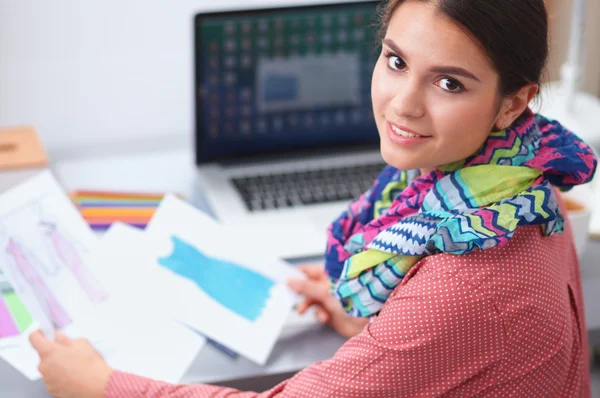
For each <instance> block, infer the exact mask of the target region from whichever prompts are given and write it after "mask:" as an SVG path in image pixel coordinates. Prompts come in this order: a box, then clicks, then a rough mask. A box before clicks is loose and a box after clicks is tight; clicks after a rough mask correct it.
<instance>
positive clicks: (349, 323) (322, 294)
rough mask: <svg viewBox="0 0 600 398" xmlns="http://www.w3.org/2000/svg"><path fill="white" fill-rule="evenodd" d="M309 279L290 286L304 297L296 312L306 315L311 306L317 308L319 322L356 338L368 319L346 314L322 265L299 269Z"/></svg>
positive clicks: (292, 282)
mask: <svg viewBox="0 0 600 398" xmlns="http://www.w3.org/2000/svg"><path fill="white" fill-rule="evenodd" d="M299 269H300V271H302V272H304V273H305V274H306V276H307V277H308V278H307V279H305V280H303V279H290V280H288V286H289V288H290V289H292V290H293V291H295V292H296V293H298V294H301V295H303V296H304V301H303V302H301V303H300V304H298V306H297V307H296V311H297V312H298V313H299V314H304V313H305V312H306V310H308V309H309V308H310V307H311V306H313V305H314V306H316V315H317V320H318V321H319V322H321V323H324V324H328V325H330V326H331V327H332V328H333V329H335V331H337V332H338V333H339V334H341V335H342V336H344V337H348V338H350V337H354V336H356V335H357V334H359V333H360V332H361V331H362V330H363V328H364V327H365V325H366V324H367V323H369V320H368V319H367V318H354V317H351V316H350V315H348V314H346V312H345V311H344V309H343V308H342V304H341V303H340V302H339V301H338V300H336V299H335V298H334V297H333V296H332V295H331V293H330V292H329V289H330V283H329V279H328V278H327V274H326V273H325V270H324V269H323V266H321V265H308V266H302V267H299Z"/></svg>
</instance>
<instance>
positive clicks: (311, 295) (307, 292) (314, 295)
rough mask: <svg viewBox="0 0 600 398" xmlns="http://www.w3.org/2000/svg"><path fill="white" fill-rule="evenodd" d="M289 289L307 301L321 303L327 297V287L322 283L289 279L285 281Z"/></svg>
mask: <svg viewBox="0 0 600 398" xmlns="http://www.w3.org/2000/svg"><path fill="white" fill-rule="evenodd" d="M287 285H288V287H289V288H290V289H292V290H293V291H294V292H296V293H298V294H302V295H303V296H305V297H306V299H307V300H315V301H318V302H320V301H323V300H325V299H327V296H328V295H329V287H328V285H327V284H324V283H322V282H316V281H311V280H303V279H290V280H288V281H287Z"/></svg>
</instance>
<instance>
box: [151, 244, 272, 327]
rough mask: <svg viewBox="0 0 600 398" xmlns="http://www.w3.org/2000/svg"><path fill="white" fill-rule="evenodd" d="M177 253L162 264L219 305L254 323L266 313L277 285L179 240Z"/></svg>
mask: <svg viewBox="0 0 600 398" xmlns="http://www.w3.org/2000/svg"><path fill="white" fill-rule="evenodd" d="M171 241H172V242H173V252H172V253H171V255H170V256H168V257H163V258H160V259H159V261H158V262H159V264H160V265H162V266H164V267H165V268H168V269H170V270H171V271H173V272H175V273H176V274H178V275H181V276H183V277H185V278H188V279H191V280H192V281H194V282H195V283H196V285H197V286H198V287H199V288H200V289H202V290H203V291H204V292H205V293H206V294H208V295H209V296H210V297H211V298H212V299H214V300H215V301H216V302H218V303H219V304H221V305H223V306H224V307H226V308H228V309H230V310H231V311H233V312H235V313H236V314H238V315H240V316H242V317H243V318H246V319H247V320H249V321H251V322H254V321H255V320H256V319H257V318H258V317H259V316H260V315H261V313H262V311H263V309H264V307H265V305H266V303H267V300H268V299H269V297H270V290H271V288H272V287H273V286H274V285H275V283H274V282H273V281H272V280H270V279H268V278H266V277H264V276H263V275H261V274H259V273H258V272H255V271H253V270H251V269H248V268H246V267H243V266H241V265H238V264H234V263H232V262H228V261H224V260H219V259H216V258H212V257H209V256H207V255H205V254H204V253H201V252H200V251H199V250H198V249H197V248H195V247H194V246H192V245H190V244H189V243H187V242H185V241H183V240H181V239H180V238H178V237H176V236H172V237H171Z"/></svg>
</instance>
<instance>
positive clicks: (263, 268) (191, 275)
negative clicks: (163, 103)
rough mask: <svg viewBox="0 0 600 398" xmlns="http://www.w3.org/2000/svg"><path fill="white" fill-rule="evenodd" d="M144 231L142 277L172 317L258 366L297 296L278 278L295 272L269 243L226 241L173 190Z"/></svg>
mask: <svg viewBox="0 0 600 398" xmlns="http://www.w3.org/2000/svg"><path fill="white" fill-rule="evenodd" d="M145 233H146V234H147V239H149V241H150V243H149V244H146V246H147V250H146V253H147V255H148V256H151V257H152V259H150V260H149V262H150V263H152V264H153V272H151V273H149V272H146V273H145V277H144V278H143V279H144V281H146V282H148V283H149V284H150V285H153V286H160V287H161V291H162V292H163V294H164V296H165V299H164V302H163V304H165V303H167V305H168V307H169V313H170V314H171V315H172V316H173V317H174V319H177V320H179V321H181V322H182V323H185V324H187V325H189V326H190V327H192V328H194V329H196V330H198V331H199V332H201V333H202V334H204V335H205V336H207V337H209V338H211V339H213V340H215V341H217V342H219V343H221V344H223V345H225V346H226V347H229V348H231V349H232V350H234V351H236V352H238V353H239V354H241V355H243V356H245V357H247V358H248V359H250V360H252V361H254V362H256V363H258V364H264V363H265V362H266V360H267V358H268V356H269V354H270V352H271V350H272V348H273V345H274V343H275V341H276V340H277V338H278V337H279V334H280V333H281V329H282V326H283V325H284V323H285V321H286V318H287V317H288V315H289V313H290V311H291V309H292V307H293V305H294V304H295V302H296V301H297V299H298V297H297V296H296V295H295V294H293V293H292V292H291V291H290V290H289V289H288V288H287V287H286V286H285V280H286V279H287V278H289V277H292V276H294V277H302V274H301V273H300V272H299V271H298V270H296V269H295V268H294V267H292V266H290V265H289V264H288V263H286V262H284V261H282V260H279V259H277V258H275V257H273V256H271V255H269V253H268V244H264V245H258V246H257V245H255V244H252V243H250V242H246V241H231V240H230V239H228V236H227V235H226V234H225V233H224V232H223V230H222V228H221V227H220V225H219V224H217V223H216V222H215V221H214V220H212V219H211V218H210V217H209V216H207V215H206V214H204V213H202V212H200V211H199V210H197V209H196V208H194V207H193V206H191V205H189V204H188V203H186V202H183V201H181V200H180V199H178V198H176V197H175V196H172V195H168V196H166V197H165V199H164V200H163V202H162V203H161V205H160V206H159V208H158V210H157V212H156V214H155V216H154V217H153V218H152V220H151V221H150V224H149V225H148V227H147V229H146V231H145ZM250 240H251V241H252V242H257V239H256V238H255V237H253V238H252V239H250ZM149 268H150V267H149Z"/></svg>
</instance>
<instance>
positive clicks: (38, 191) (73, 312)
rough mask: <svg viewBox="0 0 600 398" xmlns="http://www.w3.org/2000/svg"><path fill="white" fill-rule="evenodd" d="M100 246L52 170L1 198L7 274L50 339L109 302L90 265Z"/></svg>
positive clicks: (1, 250)
mask: <svg viewBox="0 0 600 398" xmlns="http://www.w3.org/2000/svg"><path fill="white" fill-rule="evenodd" d="M96 244H97V237H96V236H95V235H94V234H93V232H92V231H91V230H90V228H89V227H88V226H87V224H86V223H85V222H84V221H83V219H82V218H81V216H80V215H79V212H78V211H77V210H76V208H75V207H74V206H73V204H72V203H71V201H70V200H69V198H68V197H67V195H66V194H65V193H64V192H63V190H62V188H61V187H60V185H59V184H58V183H57V181H56V180H55V178H54V177H53V175H52V174H51V173H50V172H49V171H43V172H41V173H39V174H38V175H37V176H35V177H33V178H31V179H29V180H27V181H25V182H24V183H21V184H20V185H17V186H16V187H14V188H12V189H10V190H8V191H7V192H5V193H3V194H2V195H1V196H0V267H1V268H2V272H3V276H4V277H5V278H6V280H7V281H8V282H9V283H10V285H11V287H12V289H13V291H14V293H16V296H17V297H18V298H19V299H20V301H21V302H22V303H23V304H24V306H25V307H26V308H27V310H28V312H29V315H31V317H32V318H33V319H34V320H36V321H37V322H38V323H39V324H40V326H41V327H42V329H43V330H44V332H45V333H46V334H47V335H48V336H53V331H54V329H55V328H57V329H64V330H66V331H68V329H69V328H70V327H72V325H73V323H74V319H75V318H77V317H78V316H80V315H85V314H89V313H90V312H91V311H93V309H94V307H95V304H98V303H101V302H102V301H104V300H106V298H107V295H106V292H105V291H104V289H103V288H102V286H100V285H99V284H98V282H97V281H96V279H95V277H94V275H93V274H92V273H91V272H90V271H89V269H88V267H87V263H88V260H89V252H90V250H92V249H93V248H94V246H95V245H96ZM14 314H15V312H14V311H13V315H14Z"/></svg>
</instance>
